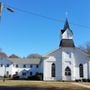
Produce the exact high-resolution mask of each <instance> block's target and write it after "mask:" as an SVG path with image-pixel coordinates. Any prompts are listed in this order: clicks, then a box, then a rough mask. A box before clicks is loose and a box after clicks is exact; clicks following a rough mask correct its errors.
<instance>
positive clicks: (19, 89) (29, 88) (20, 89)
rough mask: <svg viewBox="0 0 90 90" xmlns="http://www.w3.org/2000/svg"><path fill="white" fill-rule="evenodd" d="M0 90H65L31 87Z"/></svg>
mask: <svg viewBox="0 0 90 90" xmlns="http://www.w3.org/2000/svg"><path fill="white" fill-rule="evenodd" d="M0 90H63V89H55V88H31V87H0Z"/></svg>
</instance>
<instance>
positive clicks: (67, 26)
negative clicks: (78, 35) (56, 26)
mask: <svg viewBox="0 0 90 90" xmlns="http://www.w3.org/2000/svg"><path fill="white" fill-rule="evenodd" d="M67 28H68V29H70V27H69V23H68V19H67V18H66V21H65V24H64V30H66V29H67Z"/></svg>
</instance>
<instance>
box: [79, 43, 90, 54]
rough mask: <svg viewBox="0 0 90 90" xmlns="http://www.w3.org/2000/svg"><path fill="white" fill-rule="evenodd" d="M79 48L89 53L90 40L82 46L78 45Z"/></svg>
mask: <svg viewBox="0 0 90 90" xmlns="http://www.w3.org/2000/svg"><path fill="white" fill-rule="evenodd" d="M79 48H80V49H81V50H84V51H85V52H86V53H87V54H89V55H90V42H87V43H86V44H85V45H83V46H79Z"/></svg>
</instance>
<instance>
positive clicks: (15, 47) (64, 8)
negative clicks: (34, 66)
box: [0, 0, 90, 57]
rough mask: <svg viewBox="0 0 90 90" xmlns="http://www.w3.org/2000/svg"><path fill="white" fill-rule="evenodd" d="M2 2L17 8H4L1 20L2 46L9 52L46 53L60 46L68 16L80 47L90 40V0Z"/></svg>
mask: <svg viewBox="0 0 90 90" xmlns="http://www.w3.org/2000/svg"><path fill="white" fill-rule="evenodd" d="M0 2H2V3H3V4H4V6H7V5H9V7H13V8H14V11H15V12H14V13H11V12H9V11H8V10H6V8H5V7H4V8H3V13H2V18H1V22H0V48H1V50H2V51H3V52H5V53H6V54H7V55H11V54H16V55H18V56H21V57H26V56H27V55H29V54H32V53H39V54H41V55H44V54H47V53H48V52H51V51H53V50H54V49H56V48H59V43H60V30H61V29H62V28H63V26H64V21H65V19H66V17H67V18H68V21H69V23H70V28H71V29H72V31H73V33H74V42H75V45H76V47H78V46H80V45H84V44H85V43H86V42H90V0H0ZM28 12H33V13H36V14H39V15H41V16H42V15H44V16H46V17H50V18H55V19H57V20H60V21H56V20H51V19H47V18H44V17H40V16H37V15H32V14H30V13H28ZM66 12H67V15H66ZM75 24H77V25H75ZM80 25H82V26H80Z"/></svg>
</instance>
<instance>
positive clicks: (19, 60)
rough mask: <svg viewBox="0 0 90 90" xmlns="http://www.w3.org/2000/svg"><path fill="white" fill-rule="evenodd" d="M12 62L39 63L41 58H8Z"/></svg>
mask: <svg viewBox="0 0 90 90" xmlns="http://www.w3.org/2000/svg"><path fill="white" fill-rule="evenodd" d="M8 60H9V61H11V62H12V63H14V64H39V63H40V61H41V59H38V58H37V59H36V58H35V59H33V58H32V59H27V58H8Z"/></svg>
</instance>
